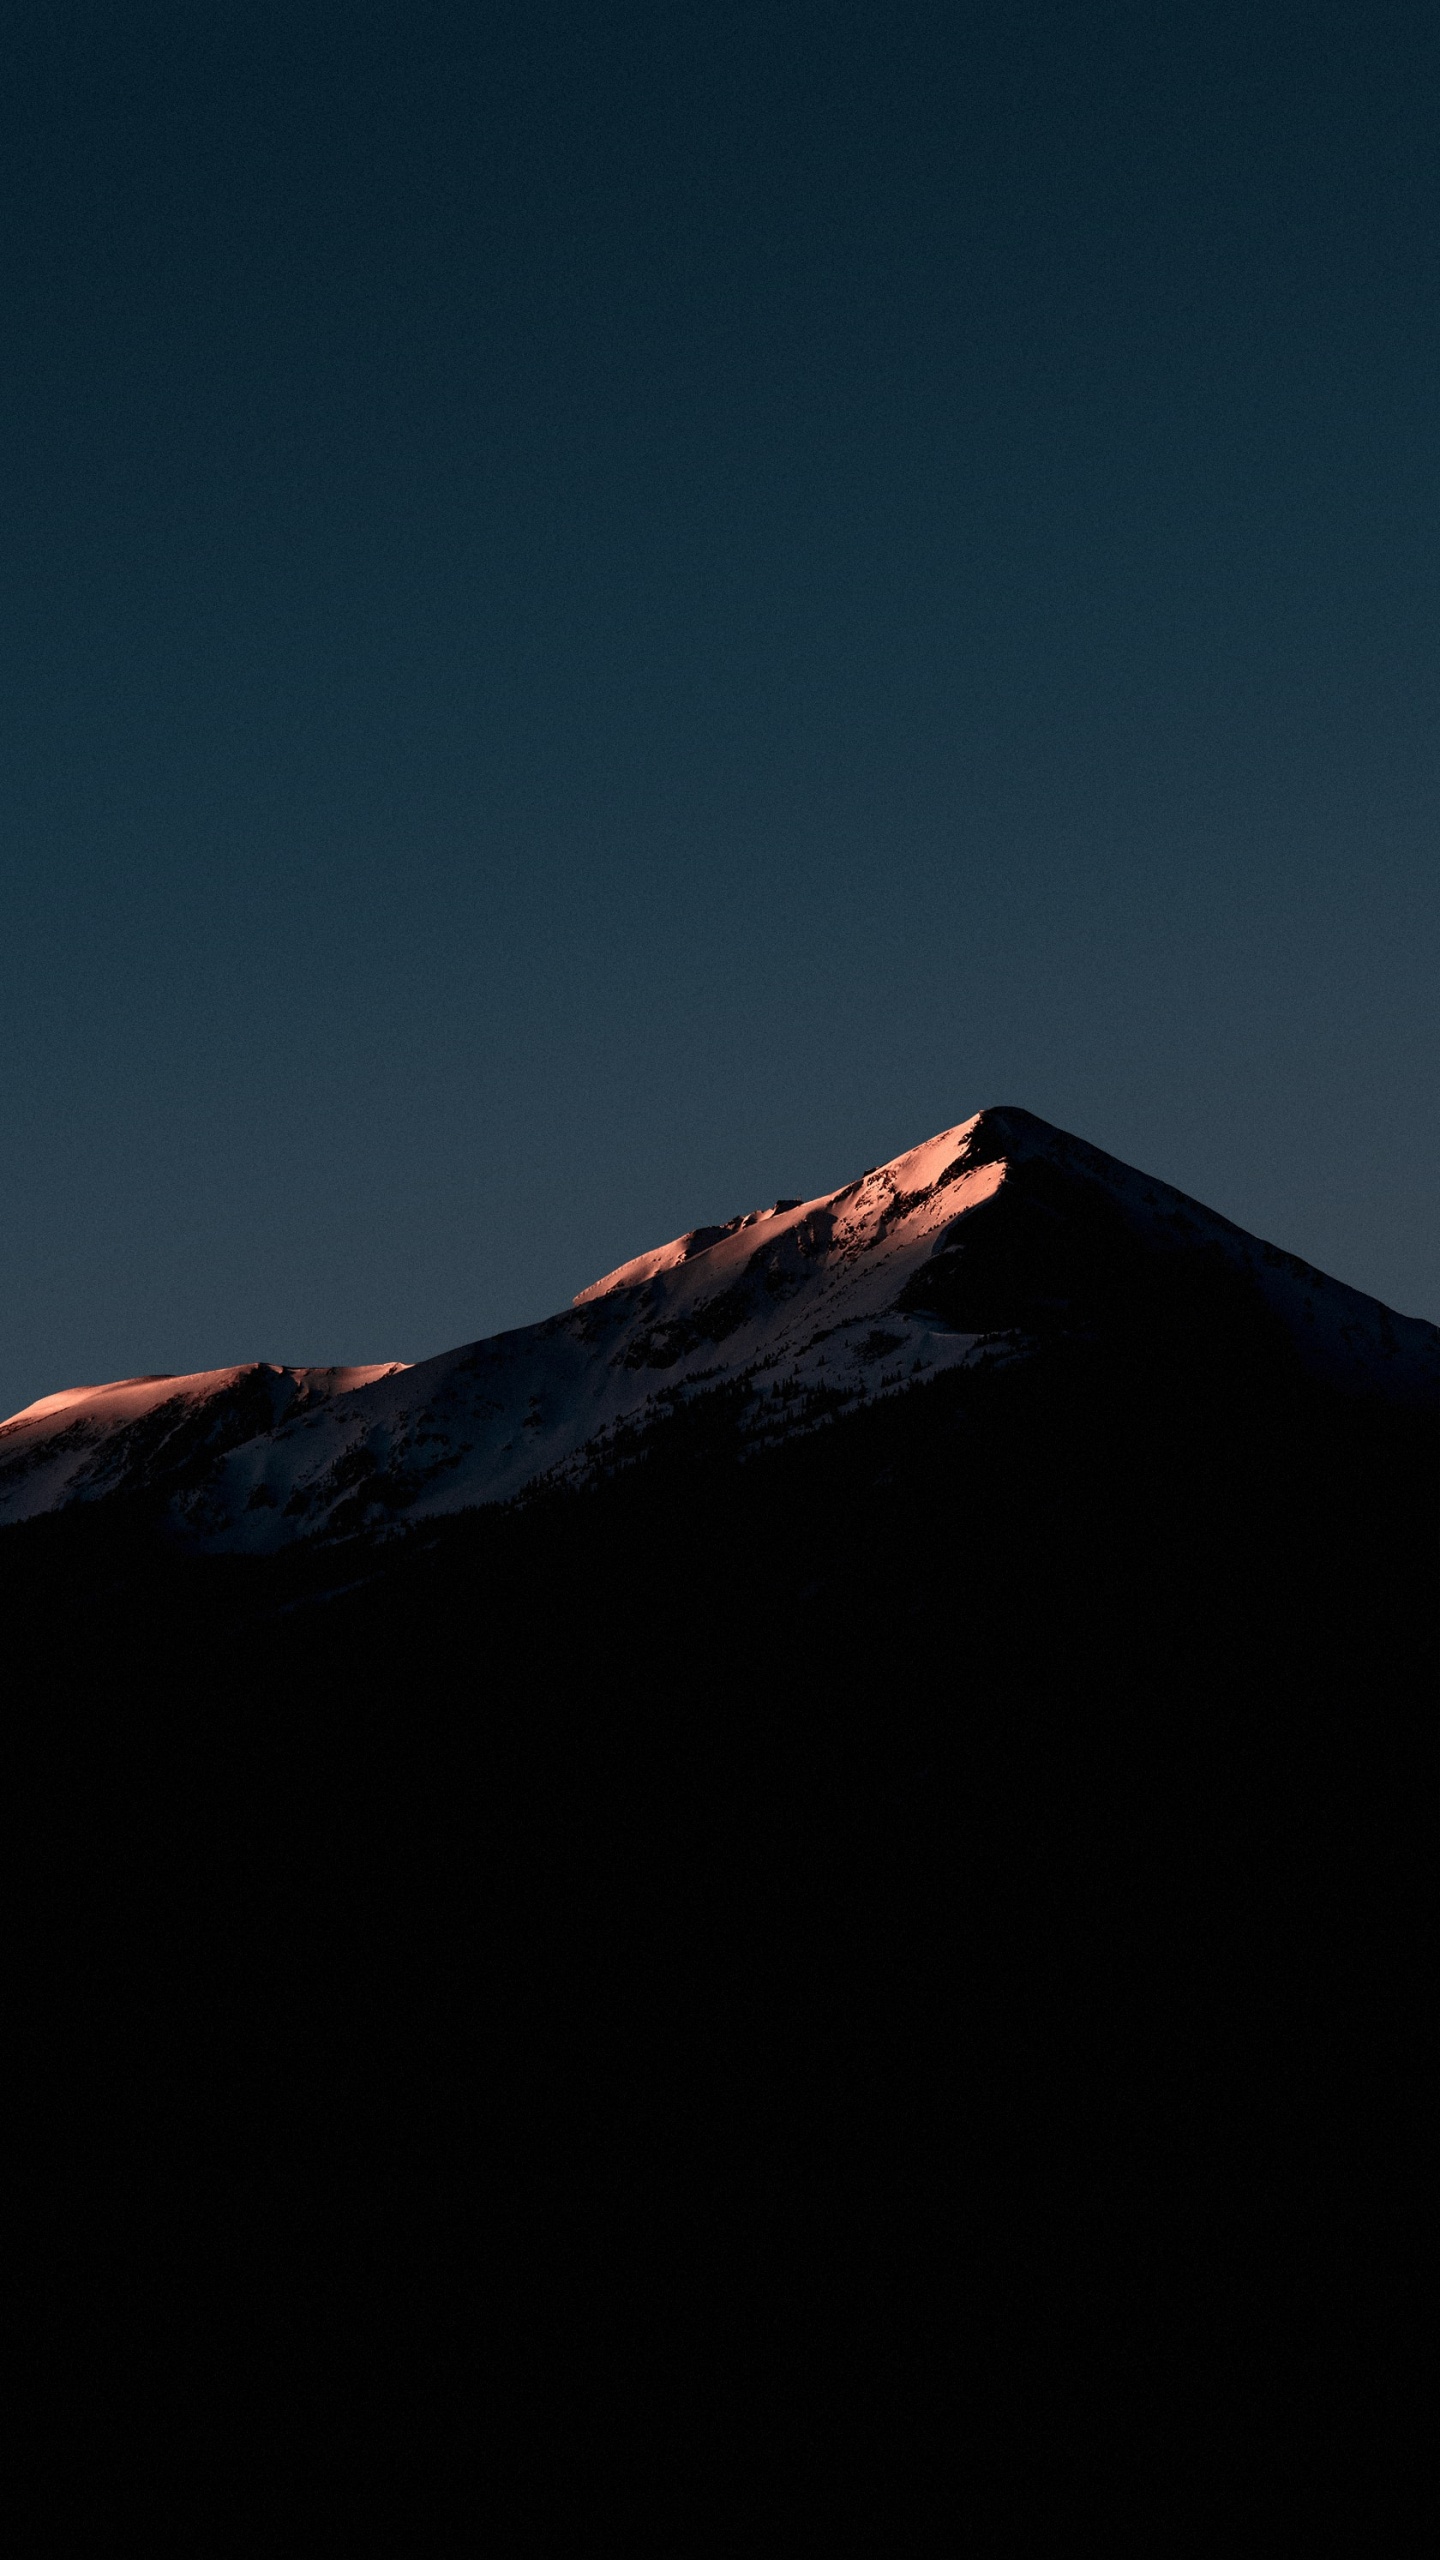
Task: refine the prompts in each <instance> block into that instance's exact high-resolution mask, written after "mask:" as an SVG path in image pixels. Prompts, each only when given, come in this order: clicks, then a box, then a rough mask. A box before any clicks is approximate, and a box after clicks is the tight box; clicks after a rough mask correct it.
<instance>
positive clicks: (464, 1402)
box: [0, 1108, 1440, 1552]
mask: <svg viewBox="0 0 1440 2560" xmlns="http://www.w3.org/2000/svg"><path fill="white" fill-rule="evenodd" d="M1181 1271H1183V1272H1184V1273H1186V1274H1187V1275H1192V1276H1193V1279H1194V1284H1195V1285H1194V1286H1193V1288H1192V1290H1191V1294H1190V1296H1189V1298H1187V1299H1186V1300H1185V1301H1184V1304H1185V1306H1186V1308H1187V1310H1189V1312H1188V1313H1187V1314H1186V1316H1185V1318H1184V1321H1186V1322H1190V1323H1193V1324H1199V1325H1203V1324H1204V1322H1205V1321H1206V1312H1205V1311H1206V1307H1207V1304H1208V1303H1210V1301H1211V1300H1212V1299H1213V1298H1214V1295H1215V1292H1216V1291H1217V1290H1220V1289H1222V1288H1227V1287H1228V1288H1229V1289H1230V1290H1231V1291H1232V1293H1233V1291H1234V1290H1236V1289H1239V1290H1241V1291H1243V1292H1244V1293H1246V1298H1247V1303H1250V1302H1253V1303H1254V1305H1255V1306H1256V1308H1257V1309H1258V1310H1261V1311H1263V1312H1264V1313H1265V1315H1266V1320H1267V1321H1269V1322H1271V1323H1272V1324H1275V1325H1278V1326H1279V1327H1280V1328H1281V1329H1282V1330H1283V1332H1284V1334H1285V1335H1286V1336H1287V1337H1288V1339H1289V1341H1290V1343H1291V1345H1292V1346H1293V1349H1294V1351H1295V1353H1296V1354H1297V1355H1298V1357H1299V1358H1300V1360H1301V1361H1302V1362H1303V1363H1304V1364H1305V1365H1306V1366H1307V1367H1308V1368H1310V1369H1311V1370H1312V1371H1320V1372H1325V1371H1328V1372H1330V1373H1331V1374H1333V1375H1335V1376H1337V1377H1344V1378H1346V1379H1347V1380H1349V1381H1350V1382H1351V1383H1354V1384H1356V1385H1359V1386H1363V1387H1366V1388H1368V1389H1372V1390H1375V1391H1378V1392H1381V1393H1390V1394H1399V1395H1405V1396H1409V1395H1414V1394H1420V1393H1423V1392H1425V1391H1426V1383H1425V1382H1426V1381H1427V1380H1431V1381H1433V1380H1434V1378H1435V1377H1436V1375H1437V1373H1440V1333H1437V1330H1436V1328H1435V1327H1434V1326H1432V1325H1426V1324H1422V1323H1419V1322H1416V1321H1414V1320H1411V1319H1406V1318H1404V1317H1401V1316H1396V1315H1393V1314H1392V1313H1391V1312H1390V1310H1389V1309H1388V1308H1385V1307H1382V1306H1381V1305H1380V1304H1379V1303H1378V1301H1376V1300H1375V1299H1372V1298H1367V1297H1364V1296H1363V1295H1362V1294H1361V1293H1360V1292H1359V1291H1357V1290H1352V1289H1347V1288H1345V1287H1344V1286H1343V1285H1342V1284H1341V1283H1340V1282H1338V1281H1335V1280H1330V1279H1327V1278H1326V1277H1325V1276H1324V1274H1322V1273H1320V1272H1317V1271H1314V1270H1312V1269H1310V1267H1309V1266H1308V1265H1306V1264H1304V1263H1302V1262H1299V1261H1297V1260H1296V1259H1295V1257H1293V1256H1291V1255H1288V1254H1284V1253H1282V1252H1280V1251H1279V1250H1278V1249H1277V1248H1276V1247H1274V1246H1271V1245H1266V1244H1262V1243H1260V1242H1259V1241H1258V1240H1257V1239H1256V1238H1255V1237H1253V1236H1250V1235H1247V1234H1246V1233H1245V1232H1244V1230H1243V1229H1241V1228H1238V1227H1235V1226H1233V1225H1232V1224H1231V1223H1230V1222H1229V1221H1228V1220H1227V1219H1224V1218H1221V1217H1219V1216H1217V1215H1216V1213H1215V1212H1214V1211H1212V1210H1208V1209H1205V1208H1203V1207H1201V1205H1200V1204H1199V1203H1198V1202H1196V1201H1193V1200H1190V1199H1187V1198H1186V1197H1185V1195H1184V1194H1183V1193H1181V1192H1178V1191H1174V1190H1172V1189H1171V1188H1170V1186H1169V1185H1168V1184H1165V1183H1161V1182H1156V1181H1153V1180H1151V1179H1150V1178H1149V1177H1147V1176H1146V1175H1144V1174H1140V1173H1137V1172H1135V1171H1134V1170H1133V1169H1132V1168H1131V1167H1129V1166H1127V1165H1123V1164H1121V1163H1119V1162H1118V1161H1117V1160H1116V1159H1115V1158H1114V1157H1112V1156H1107V1155H1104V1154H1103V1153H1101V1152H1100V1150H1098V1149H1096V1148H1093V1147H1090V1146H1088V1145H1086V1144H1085V1143H1084V1142H1083V1141H1082V1140H1080V1139H1077V1138H1073V1137H1070V1136H1068V1135H1067V1134H1066V1133H1065V1132H1064V1131H1063V1130H1059V1129H1054V1128H1052V1127H1050V1126H1049V1124H1048V1123H1047V1122H1045V1121H1043V1120H1038V1119H1036V1118H1035V1117H1034V1116H1033V1115H1032V1114H1031V1113H1029V1112H1025V1111H1021V1110H1018V1109H1012V1108H1003V1109H993V1110H988V1111H983V1112H978V1113H976V1114H975V1115H973V1117H971V1118H970V1119H968V1120H962V1121H960V1122H958V1123H956V1124H955V1125H954V1126H953V1127H951V1128H948V1129H945V1130H942V1131H941V1132H940V1133H939V1135H938V1136H936V1137H933V1138H930V1139H927V1140H926V1141H925V1142H924V1144H923V1145H920V1146H918V1147H912V1148H909V1149H908V1150H907V1151H906V1152H905V1153H904V1154H902V1155H899V1156H896V1157H895V1158H894V1159H893V1160H892V1161H891V1162H890V1163H889V1164H885V1165H879V1166H876V1167H874V1168H872V1169H871V1170H870V1171H869V1172H867V1173H864V1174H862V1175H861V1176H860V1177H859V1178H858V1179H857V1180H856V1181H853V1182H849V1183H846V1184H844V1185H843V1186H842V1187H841V1189H839V1190H838V1191H833V1192H828V1193H825V1194H823V1195H821V1196H820V1197H818V1198H814V1199H810V1200H779V1201H776V1202H775V1203H774V1204H773V1205H772V1206H771V1207H770V1208H768V1209H761V1210H753V1211H751V1212H750V1213H749V1214H748V1215H746V1216H744V1217H739V1218H732V1219H730V1220H729V1221H727V1222H726V1223H725V1224H723V1225H719V1226H710V1227H698V1228H695V1229H693V1230H692V1231H691V1232H690V1233H688V1234H686V1235H683V1236H679V1237H676V1238H675V1239H673V1241H672V1242H670V1243H668V1244H665V1245H661V1246H658V1247H656V1248H655V1249H654V1250H652V1251H650V1252H648V1253H642V1254H639V1255H637V1256H636V1257H635V1258H634V1259H633V1260H632V1261H630V1262H626V1263H623V1264H622V1265H621V1266H620V1268H619V1269H618V1270H615V1271H612V1272H610V1273H608V1274H607V1275H606V1276H605V1277H604V1278H603V1279H601V1280H598V1281H596V1282H594V1283H593V1284H592V1285H591V1286H590V1287H589V1288H586V1289H582V1290H581V1291H580V1293H579V1295H578V1297H577V1298H576V1299H575V1300H574V1302H573V1303H572V1305H571V1306H569V1307H568V1308H566V1309H564V1310H563V1311H562V1312H561V1313H560V1314H558V1315H555V1316H551V1317H549V1318H548V1319H547V1320H546V1321H545V1322H543V1323H541V1324H536V1325H527V1326H525V1327H522V1328H521V1329H520V1330H518V1331H516V1332H513V1333H505V1334H498V1335H495V1336H492V1337H490V1338H489V1339H487V1340H484V1341H480V1342H474V1343H470V1344H467V1345H465V1346H464V1347H462V1348H461V1349H460V1350H457V1351H450V1352H444V1353H442V1354H440V1355H439V1356H438V1357H436V1358H434V1359H430V1360H423V1361H420V1362H419V1363H417V1364H416V1365H415V1366H414V1367H410V1368H407V1367H404V1366H402V1365H401V1364H399V1363H390V1364H387V1365H381V1366H378V1367H372V1368H368V1369H334V1370H315V1369H308V1370H294V1369H281V1368H275V1367H271V1366H269V1365H268V1364H265V1363H259V1364H255V1365H254V1366H252V1367H249V1368H242V1369H226V1370H214V1371H207V1372H203V1373H201V1374H200V1375H198V1376H195V1377H188V1378H170V1379H164V1378H146V1379H131V1380H123V1381H119V1382H117V1383H116V1384H115V1385H113V1386H109V1387H102V1388H82V1389H74V1390H69V1391H67V1392H65V1393H64V1394H62V1395H59V1396H50V1397H45V1398H42V1399H41V1400H40V1402H39V1403H38V1404H35V1405H32V1406H29V1407H27V1409H26V1411H25V1412H24V1413H23V1414H19V1415H16V1416H15V1417H13V1419H12V1420H11V1421H10V1422H9V1423H6V1424H4V1425H0V1521H3V1520H17V1519H24V1518H29V1517H31V1516H33V1515H34V1514H36V1513H37V1512H41V1511H46V1510H51V1509H54V1508H57V1507H59V1506H60V1505H62V1504H65V1503H69V1502H73V1501H77V1500H84V1501H91V1500H95V1499H96V1498H98V1497H99V1496H101V1495H105V1494H109V1493H112V1492H118V1491H122V1490H124V1491H137V1490H148V1491H151V1492H153V1493H157V1494H158V1493H161V1492H163V1493H165V1494H166V1496H167V1498H168V1501H169V1516H170V1519H171V1522H172V1525H173V1527H174V1528H175V1530H176V1531H177V1532H178V1533H180V1534H181V1535H183V1536H184V1537H185V1538H186V1539H187V1540H188V1541H190V1542H193V1543H195V1544H197V1545H200V1546H203V1547H215V1548H223V1549H240V1550H245V1551H251V1552H265V1551H269V1550H271V1549H274V1548H276V1547H279V1546H282V1545H284V1544H287V1543H288V1542H289V1541H291V1540H293V1539H295V1538H299V1537H312V1536H316V1535H327V1536H340V1535H348V1534H355V1533H360V1532H374V1531H377V1530H382V1529H384V1528H385V1527H387V1526H388V1525H390V1524H392V1523H400V1522H405V1521H415V1520H423V1519H427V1518H433V1517H436V1516H439V1515H441V1514H444V1513H447V1512H453V1511H458V1510H462V1509H465V1508H467V1507H469V1506H472V1505H474V1504H478V1503H489V1502H503V1501H507V1500H510V1499H511V1498H513V1497H514V1496H516V1495H517V1494H520V1493H523V1492H526V1491H529V1490H531V1489H533V1488H534V1487H536V1486H537V1485H538V1484H540V1483H542V1482H561V1483H563V1482H572V1483H574V1482H581V1481H583V1480H585V1479H586V1478H587V1477H588V1476H590V1475H593V1474H595V1473H597V1472H603V1471H605V1470H606V1469H608V1468H612V1467H614V1466H617V1465H622V1464H624V1463H626V1462H627V1461H628V1459H630V1458H631V1457H632V1456H633V1455H634V1454H635V1453H636V1452H637V1451H638V1450H639V1449H640V1448H642V1447H643V1445H644V1443H645V1440H646V1437H647V1435H648V1434H649V1433H650V1432H651V1431H652V1430H653V1429H654V1428H655V1427H656V1426H657V1425H659V1424H661V1423H663V1422H664V1421H665V1420H666V1419H667V1418H669V1417H671V1416H673V1415H674V1414H675V1413H676V1412H677V1410H678V1409H679V1408H681V1407H683V1406H684V1405H686V1404H688V1403H690V1402H692V1401H693V1399H694V1398H696V1397H697V1396H701V1395H704V1394H707V1393H710V1392H712V1391H714V1390H716V1389H721V1390H724V1391H726V1393H727V1395H728V1397H729V1399H730V1404H731V1406H732V1408H733V1411H734V1413H735V1415H736V1417H737V1424H738V1428H739V1430H740V1434H741V1438H742V1442H743V1443H745V1444H748V1445H750V1446H755V1447H760V1446H765V1445H768V1444H770V1443H773V1442H775V1441H777V1440H779V1439H782V1438H784V1437H787V1436H788V1435H790V1434H792V1433H794V1432H796V1431H800V1430H806V1429H811V1428H814V1427H816V1426H817V1425H818V1424H820V1423H822V1422H823V1421H825V1420H827V1419H829V1418H831V1417H833V1416H840V1415H844V1414H847V1413H850V1412H853V1411H856V1410H858V1409H859V1408H860V1407H861V1406H863V1405H865V1404H867V1403H870V1402H872V1401H874V1400H875V1399H876V1398H877V1397H882V1396H890V1395H894V1394H898V1393H900V1392H902V1391H904V1390H905V1389H907V1388H910V1387H913V1386H918V1385H921V1384H923V1383H925V1382H926V1381H928V1380H933V1379H935V1378H938V1377H940V1376H941V1375H943V1374H944V1373H945V1372H946V1371H951V1370H954V1369H956V1368H960V1367H964V1366H967V1365H970V1364H973V1363H975V1362H977V1361H978V1362H993V1361H997V1360H1012V1359H1015V1358H1019V1357H1023V1356H1024V1355H1025V1353H1026V1351H1027V1349H1029V1348H1032V1347H1033V1346H1034V1345H1035V1344H1036V1343H1037V1342H1039V1341H1042V1340H1044V1339H1046V1338H1050V1337H1052V1336H1053V1335H1054V1334H1055V1333H1056V1332H1057V1330H1061V1331H1066V1330H1068V1331H1069V1332H1071V1333H1074V1334H1079V1335H1084V1334H1085V1333H1086V1331H1087V1330H1089V1331H1093V1330H1094V1329H1095V1328H1096V1327H1097V1326H1099V1327H1102V1328H1105V1327H1108V1328H1109V1331H1110V1333H1111V1335H1112V1336H1113V1335H1114V1334H1115V1333H1116V1330H1117V1328H1118V1329H1119V1332H1120V1333H1121V1334H1122V1335H1123V1331H1124V1328H1125V1326H1126V1325H1127V1324H1130V1323H1131V1322H1134V1323H1136V1324H1143V1323H1144V1322H1145V1321H1146V1309H1147V1307H1149V1306H1150V1305H1151V1303H1152V1301H1153V1299H1154V1296H1155V1290H1156V1287H1157V1285H1163V1275H1165V1274H1173V1273H1178V1272H1181ZM1157 1275H1161V1280H1160V1281H1159V1282H1157ZM1207 1291H1208V1292H1209V1293H1210V1298H1209V1299H1207ZM1173 1295H1174V1293H1173V1290H1172V1292H1171V1296H1172V1298H1173ZM1172 1320H1173V1315H1172Z"/></svg>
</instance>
